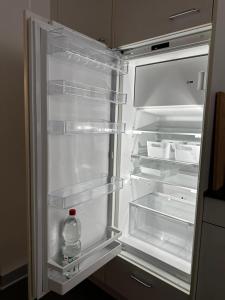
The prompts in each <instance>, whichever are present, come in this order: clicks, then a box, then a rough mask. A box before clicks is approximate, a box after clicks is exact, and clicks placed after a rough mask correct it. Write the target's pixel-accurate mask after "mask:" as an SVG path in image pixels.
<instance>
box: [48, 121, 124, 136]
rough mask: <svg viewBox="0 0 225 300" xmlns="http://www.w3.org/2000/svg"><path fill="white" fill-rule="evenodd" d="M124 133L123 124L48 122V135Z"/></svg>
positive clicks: (105, 122)
mask: <svg viewBox="0 0 225 300" xmlns="http://www.w3.org/2000/svg"><path fill="white" fill-rule="evenodd" d="M124 131H125V124H124V123H113V122H107V121H96V122H94V121H55V120H50V121H48V133H49V134H57V135H73V134H79V133H97V134H120V133H123V132H124Z"/></svg>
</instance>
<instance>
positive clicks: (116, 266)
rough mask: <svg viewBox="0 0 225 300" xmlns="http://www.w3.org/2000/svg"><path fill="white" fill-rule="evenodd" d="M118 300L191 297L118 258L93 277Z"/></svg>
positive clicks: (163, 299)
mask: <svg viewBox="0 0 225 300" xmlns="http://www.w3.org/2000/svg"><path fill="white" fill-rule="evenodd" d="M91 279H92V280H93V281H94V283H97V285H99V284H100V286H101V287H102V288H103V289H104V290H105V291H107V292H108V293H110V294H111V295H112V296H114V297H116V299H129V300H136V299H139V298H140V297H141V299H142V300H145V299H146V300H149V299H157V300H165V299H168V300H187V299H188V298H189V296H188V295H187V294H185V293H183V292H181V291H179V290H178V289H176V288H174V287H172V286H171V285H168V284H166V283H165V282H164V281H162V280H159V279H158V278H157V277H155V276H152V275H151V274H149V273H147V272H145V271H143V270H141V269H140V268H138V267H136V266H135V265H132V264H130V263H129V262H127V261H125V260H124V259H122V258H120V257H117V258H115V259H113V260H112V261H111V262H109V263H108V264H107V265H106V266H105V267H104V268H102V269H100V270H99V271H98V272H96V273H95V275H94V276H92V277H91Z"/></svg>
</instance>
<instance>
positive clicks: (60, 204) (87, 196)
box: [48, 176, 123, 209]
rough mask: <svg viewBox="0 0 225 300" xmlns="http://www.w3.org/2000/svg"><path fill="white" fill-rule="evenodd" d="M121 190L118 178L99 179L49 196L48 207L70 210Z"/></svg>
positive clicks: (60, 190) (121, 181)
mask: <svg viewBox="0 0 225 300" xmlns="http://www.w3.org/2000/svg"><path fill="white" fill-rule="evenodd" d="M121 188H123V179H122V178H118V177H111V178H108V177H107V176H106V177H100V178H97V179H94V180H91V181H86V182H82V183H79V184H76V185H74V186H68V187H65V188H63V189H59V190H56V191H54V192H52V193H50V194H49V196H48V201H49V205H50V206H54V207H57V208H62V209H66V208H70V207H73V206H78V205H81V204H84V203H86V202H88V201H92V200H97V199H98V198H99V197H101V196H104V195H107V194H111V193H113V192H115V191H118V190H120V189H121Z"/></svg>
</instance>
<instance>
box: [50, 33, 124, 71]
mask: <svg viewBox="0 0 225 300" xmlns="http://www.w3.org/2000/svg"><path fill="white" fill-rule="evenodd" d="M75 34H76V33H75ZM49 35H50V39H49V44H48V53H49V54H50V55H54V56H56V57H57V58H60V59H66V60H68V61H70V62H75V63H80V64H84V65H88V67H94V68H95V69H100V71H106V72H111V71H116V72H118V73H119V74H121V75H124V74H127V72H128V62H127V61H126V60H124V59H122V58H121V55H120V53H119V52H118V51H114V50H111V51H110V50H108V49H107V48H106V47H105V46H104V45H103V44H99V45H100V46H99V47H98V48H96V47H91V46H90V44H89V45H87V44H86V43H85V42H83V40H84V38H82V40H81V43H79V42H78V39H81V37H80V36H76V40H77V41H76V43H74V42H73V41H72V39H74V38H73V37H70V36H69V34H68V33H66V32H65V30H64V32H63V29H62V30H61V32H60V30H55V31H52V32H50V33H49Z"/></svg>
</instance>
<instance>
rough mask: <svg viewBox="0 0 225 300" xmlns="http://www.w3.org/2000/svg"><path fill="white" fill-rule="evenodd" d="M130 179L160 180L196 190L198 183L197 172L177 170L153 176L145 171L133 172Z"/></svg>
mask: <svg viewBox="0 0 225 300" xmlns="http://www.w3.org/2000/svg"><path fill="white" fill-rule="evenodd" d="M131 179H135V180H144V181H146V182H152V181H154V182H160V183H165V184H168V185H173V186H177V187H182V188H186V189H189V190H194V191H195V190H197V184H198V175H197V174H191V173H188V172H187V173H185V172H179V171H177V173H175V174H173V175H169V176H161V177H160V176H154V175H149V174H146V173H141V172H140V173H134V174H132V175H131Z"/></svg>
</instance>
